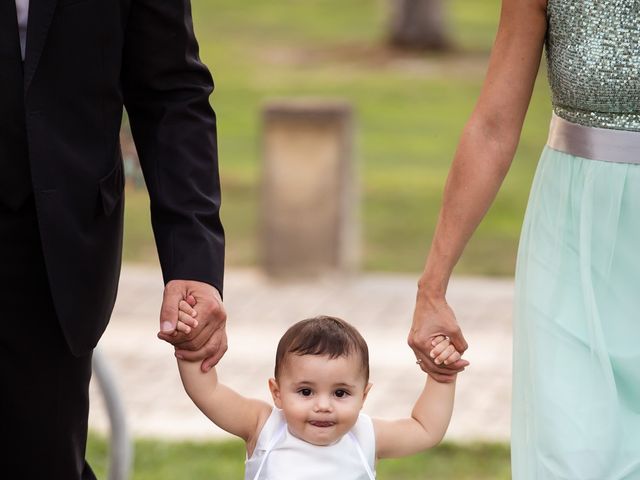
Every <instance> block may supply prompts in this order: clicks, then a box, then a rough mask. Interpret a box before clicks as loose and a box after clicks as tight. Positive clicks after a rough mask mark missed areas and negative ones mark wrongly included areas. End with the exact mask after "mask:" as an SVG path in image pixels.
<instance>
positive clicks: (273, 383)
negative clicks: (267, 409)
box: [269, 378, 282, 409]
mask: <svg viewBox="0 0 640 480" xmlns="http://www.w3.org/2000/svg"><path fill="white" fill-rule="evenodd" d="M269 390H270V391H271V396H272V397H273V404H274V405H275V406H276V407H278V408H279V409H282V399H281V398H280V387H279V386H278V381H277V380H276V379H275V378H270V379H269Z"/></svg>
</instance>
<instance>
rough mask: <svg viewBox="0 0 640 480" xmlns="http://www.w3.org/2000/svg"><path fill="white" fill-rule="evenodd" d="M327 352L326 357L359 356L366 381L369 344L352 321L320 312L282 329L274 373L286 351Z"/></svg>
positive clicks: (296, 352) (297, 353)
mask: <svg viewBox="0 0 640 480" xmlns="http://www.w3.org/2000/svg"><path fill="white" fill-rule="evenodd" d="M291 353H293V354H296V355H328V356H329V358H338V357H343V356H344V357H348V356H350V355H354V354H355V355H358V356H359V357H360V362H361V367H362V371H363V373H364V376H365V380H366V381H367V382H368V381H369V348H368V347H367V342H365V340H364V338H362V335H360V333H359V332H358V330H356V329H355V328H354V327H353V326H352V325H349V324H348V323H347V322H345V321H344V320H341V319H339V318H336V317H329V316H324V315H323V316H319V317H314V318H308V319H306V320H301V321H299V322H298V323H295V324H293V325H292V326H291V327H289V329H288V330H287V331H286V332H285V334H284V335H283V336H282V338H281V339H280V342H279V343H278V350H277V351H276V368H275V377H276V379H277V378H278V374H279V373H280V372H281V370H282V366H283V364H284V363H286V356H287V355H288V354H291Z"/></svg>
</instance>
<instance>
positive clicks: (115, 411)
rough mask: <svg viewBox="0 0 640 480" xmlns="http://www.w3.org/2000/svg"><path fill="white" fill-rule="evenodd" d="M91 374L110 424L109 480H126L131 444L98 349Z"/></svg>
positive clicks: (95, 352)
mask: <svg viewBox="0 0 640 480" xmlns="http://www.w3.org/2000/svg"><path fill="white" fill-rule="evenodd" d="M93 372H94V373H95V376H96V380H97V381H98V385H99V386H100V390H101V391H102V396H103V397H104V400H105V405H106V407H107V412H108V414H109V423H110V424H111V441H110V445H109V480H128V478H129V475H130V471H131V463H132V460H133V444H132V442H131V438H130V437H129V432H128V430H127V422H126V418H125V413H124V405H123V404H122V400H121V398H120V396H119V395H118V389H117V387H116V382H115V379H114V376H113V374H112V372H111V369H110V368H109V365H108V362H107V360H106V358H105V356H104V355H103V354H102V352H101V351H100V349H99V348H96V349H95V350H94V351H93Z"/></svg>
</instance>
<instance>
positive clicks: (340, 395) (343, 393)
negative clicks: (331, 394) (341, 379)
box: [335, 390, 349, 398]
mask: <svg viewBox="0 0 640 480" xmlns="http://www.w3.org/2000/svg"><path fill="white" fill-rule="evenodd" d="M347 395H349V392H347V391H346V390H336V392H335V396H336V397H338V398H343V397H346V396H347Z"/></svg>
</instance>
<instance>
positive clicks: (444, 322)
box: [408, 292, 469, 383]
mask: <svg viewBox="0 0 640 480" xmlns="http://www.w3.org/2000/svg"><path fill="white" fill-rule="evenodd" d="M441 335H442V336H444V337H448V338H449V340H450V342H451V345H453V347H454V348H455V350H457V351H458V352H459V353H460V354H462V353H464V351H465V350H466V349H467V347H468V345H467V342H466V340H465V339H464V336H463V335H462V332H461V331H460V327H459V326H458V322H457V321H456V317H455V315H454V314H453V311H452V310H451V308H450V307H449V305H448V304H447V302H446V300H445V299H444V297H442V298H437V299H434V298H433V297H428V296H427V295H424V294H422V293H420V292H418V296H417V299H416V308H415V311H414V313H413V324H412V325H411V331H410V332H409V338H408V343H409V346H410V347H411V349H412V350H413V352H414V353H415V354H416V359H417V360H418V363H419V365H420V367H421V368H422V370H424V371H425V372H426V373H427V374H429V375H430V376H431V377H432V378H433V379H434V380H436V381H438V382H442V383H449V382H453V381H454V380H455V376H456V374H457V373H459V372H461V371H463V370H464V368H465V367H466V366H467V365H469V362H468V361H466V360H462V359H457V360H456V361H454V362H452V363H448V364H446V365H445V364H437V363H436V362H435V358H436V357H437V354H438V353H439V352H437V351H436V352H433V351H432V350H433V349H434V346H435V345H436V344H437V341H436V339H437V337H439V336H441Z"/></svg>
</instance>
